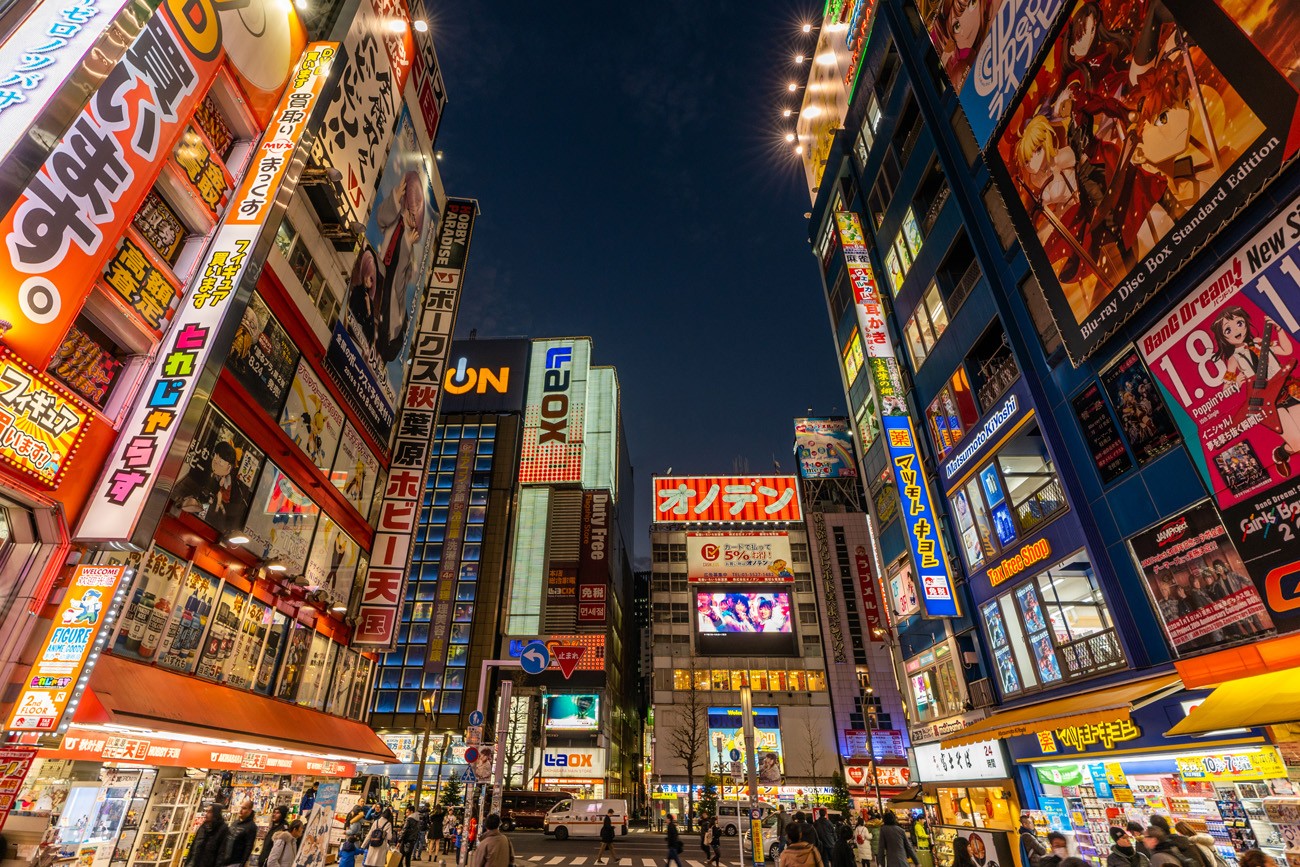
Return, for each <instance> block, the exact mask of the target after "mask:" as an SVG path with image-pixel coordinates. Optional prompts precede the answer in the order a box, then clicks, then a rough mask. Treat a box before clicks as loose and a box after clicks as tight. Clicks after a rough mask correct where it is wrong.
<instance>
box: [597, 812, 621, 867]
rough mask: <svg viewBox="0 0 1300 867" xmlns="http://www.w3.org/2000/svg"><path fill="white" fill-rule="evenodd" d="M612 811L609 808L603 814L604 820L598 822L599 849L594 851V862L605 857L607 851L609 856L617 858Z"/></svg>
mask: <svg viewBox="0 0 1300 867" xmlns="http://www.w3.org/2000/svg"><path fill="white" fill-rule="evenodd" d="M613 816H614V811H613V810H610V811H609V812H608V813H606V814H605V820H604V821H603V822H601V823H600V851H599V852H597V853H596V863H597V864H599V863H600V859H601V858H604V857H605V853H606V852H609V857H610V858H611V859H613V860H618V854H617V853H615V852H614V818H613Z"/></svg>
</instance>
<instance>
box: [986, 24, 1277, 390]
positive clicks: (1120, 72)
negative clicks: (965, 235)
mask: <svg viewBox="0 0 1300 867" xmlns="http://www.w3.org/2000/svg"><path fill="white" fill-rule="evenodd" d="M1261 5H1265V6H1271V5H1276V4H1271V3H1264V4H1261ZM1296 106H1297V93H1296V91H1295V89H1294V88H1292V86H1291V85H1290V84H1289V83H1288V82H1287V80H1286V78H1285V77H1284V76H1283V75H1281V74H1280V73H1278V72H1277V71H1276V70H1275V69H1273V68H1272V67H1271V66H1270V65H1269V64H1268V63H1266V62H1265V61H1264V59H1263V58H1262V57H1261V55H1260V54H1259V52H1258V51H1257V50H1256V49H1255V47H1254V46H1253V45H1252V43H1251V42H1250V40H1249V39H1248V38H1247V36H1246V34H1245V33H1244V32H1243V31H1242V30H1241V29H1239V28H1238V27H1237V26H1236V24H1235V23H1234V21H1233V19H1232V18H1231V17H1230V16H1229V14H1226V13H1225V11H1224V9H1222V8H1220V7H1219V6H1218V5H1216V4H1215V3H1214V2H1213V0H1186V2H1179V3H1170V4H1166V3H1164V2H1160V0H1112V2H1097V0H1077V2H1075V3H1074V4H1073V5H1072V7H1071V8H1070V11H1069V13H1068V15H1067V16H1066V17H1065V19H1064V21H1063V22H1062V24H1061V28H1060V30H1059V32H1058V33H1057V35H1056V36H1055V38H1054V40H1053V41H1052V42H1051V43H1049V44H1048V45H1047V46H1046V48H1045V50H1044V52H1043V57H1042V60H1041V61H1040V65H1039V66H1038V68H1037V69H1036V70H1035V71H1034V73H1033V75H1032V77H1031V78H1029V79H1028V80H1027V81H1026V83H1025V85H1024V89H1023V91H1022V93H1021V96H1020V98H1019V100H1018V101H1017V103H1016V105H1015V106H1013V107H1012V109H1011V111H1010V113H1009V114H1008V116H1007V119H1006V125H1005V128H1003V129H1002V130H1001V132H1000V133H999V135H998V138H997V147H996V148H995V151H996V153H997V157H998V158H997V159H993V160H990V163H991V168H992V170H993V174H994V176H995V178H996V180H997V181H998V183H999V184H1000V186H1001V188H1002V190H1003V196H1004V198H1005V199H1006V201H1007V203H1008V206H1009V208H1010V211H1011V213H1012V218H1013V220H1014V221H1015V223H1016V229H1017V233H1018V234H1019V236H1020V240H1021V243H1022V244H1023V245H1024V247H1025V250H1026V253H1027V254H1028V255H1029V257H1030V261H1031V264H1032V265H1033V266H1034V271H1035V273H1036V274H1037V275H1038V278H1039V282H1040V283H1041V284H1042V287H1043V293H1044V296H1045V297H1046V298H1047V301H1048V305H1049V307H1050V308H1051V309H1052V314H1053V317H1054V318H1055V320H1056V324H1057V326H1058V328H1059V329H1060V332H1061V336H1062V339H1063V341H1064V343H1065V347H1066V349H1067V351H1068V353H1069V355H1070V358H1071V360H1072V361H1073V362H1074V363H1075V364H1078V363H1079V362H1080V361H1082V360H1083V359H1085V358H1087V357H1088V356H1089V355H1090V354H1091V353H1092V352H1093V351H1094V350H1095V349H1096V348H1097V347H1098V346H1099V345H1101V343H1102V342H1104V341H1105V340H1106V338H1107V337H1109V336H1110V334H1111V333H1113V332H1114V331H1115V330H1116V329H1117V328H1118V327H1119V326H1120V325H1122V324H1123V323H1124V322H1125V321H1126V320H1127V319H1128V318H1129V317H1130V316H1131V315H1132V314H1133V313H1134V312H1136V311H1137V310H1138V309H1139V308H1140V307H1141V306H1142V305H1143V304H1144V303H1145V302H1146V301H1147V300H1148V299H1149V298H1150V297H1152V295H1153V294H1154V293H1155V292H1156V291H1158V290H1159V289H1160V288H1161V287H1162V286H1163V285H1164V284H1165V283H1166V282H1167V281H1168V280H1169V279H1170V278H1171V277H1172V276H1173V275H1174V274H1175V273H1177V272H1178V270H1179V269H1180V268H1182V267H1183V265H1184V264H1186V263H1187V262H1188V260H1189V259H1190V258H1191V257H1192V256H1193V255H1194V254H1195V252H1196V251H1197V250H1198V249H1200V248H1201V247H1202V246H1204V245H1205V243H1206V242H1208V241H1209V240H1210V239H1211V238H1212V237H1213V236H1214V235H1215V234H1216V233H1217V232H1218V231H1219V230H1220V229H1221V228H1222V227H1223V226H1224V225H1225V224H1226V223H1227V222H1228V221H1229V220H1230V219H1231V217H1232V215H1233V214H1235V213H1236V212H1237V210H1238V209H1240V208H1241V207H1242V206H1243V205H1244V204H1245V203H1246V202H1247V201H1248V200H1249V199H1250V198H1251V197H1252V196H1254V195H1255V194H1256V193H1258V192H1259V191H1260V190H1261V189H1262V188H1263V187H1264V186H1265V185H1266V184H1267V183H1268V182H1269V181H1270V180H1272V178H1273V177H1274V176H1275V175H1276V174H1277V172H1278V171H1279V170H1280V168H1281V166H1282V163H1283V161H1284V160H1285V159H1286V158H1287V157H1288V156H1290V155H1291V153H1292V152H1293V151H1294V149H1295V146H1296V144H1295V142H1294V141H1292V140H1291V131H1292V125H1293V122H1294V118H1295V114H1296Z"/></svg>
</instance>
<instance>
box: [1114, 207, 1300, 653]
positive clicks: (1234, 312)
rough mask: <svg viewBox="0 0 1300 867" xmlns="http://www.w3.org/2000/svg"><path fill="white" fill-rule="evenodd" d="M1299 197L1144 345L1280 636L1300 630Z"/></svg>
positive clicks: (1187, 299)
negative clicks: (1299, 539)
mask: <svg viewBox="0 0 1300 867" xmlns="http://www.w3.org/2000/svg"><path fill="white" fill-rule="evenodd" d="M1297 246H1300V199H1295V200H1292V201H1291V203H1290V204H1288V205H1287V206H1286V207H1285V208H1284V209H1283V210H1282V211H1281V213H1279V214H1278V215H1277V216H1276V217H1275V218H1274V219H1273V220H1271V221H1270V222H1269V223H1267V224H1266V225H1265V226H1264V227H1263V228H1262V229H1260V230H1259V231H1258V232H1257V233H1255V235H1254V236H1252V237H1251V238H1250V239H1249V240H1248V241H1246V242H1245V243H1244V244H1243V245H1242V246H1241V247H1239V248H1238V249H1237V250H1236V252H1235V253H1233V255H1232V256H1231V257H1230V258H1229V259H1227V260H1226V261H1225V262H1224V263H1223V264H1222V265H1220V266H1219V267H1218V268H1217V269H1215V270H1214V271H1213V272H1212V273H1211V274H1210V276H1209V277H1207V278H1206V279H1205V280H1204V281H1203V282H1202V283H1201V284H1200V285H1198V286H1196V287H1195V288H1193V289H1192V291H1191V292H1189V293H1188V294H1187V296H1186V297H1185V298H1183V299H1182V301H1181V302H1180V303H1179V304H1178V306H1177V307H1176V308H1174V309H1173V310H1172V311H1171V312H1170V313H1169V315H1168V316H1167V317H1166V318H1165V320H1164V321H1162V322H1160V323H1159V324H1157V325H1156V326H1154V327H1153V328H1152V329H1151V330H1150V331H1148V332H1147V333H1146V334H1144V335H1143V336H1142V338H1141V340H1140V341H1139V342H1138V348H1139V349H1140V350H1141V352H1142V355H1143V358H1144V359H1145V360H1146V362H1147V365H1148V366H1149V367H1150V369H1151V374H1152V376H1153V377H1154V378H1155V381H1156V383H1157V384H1158V386H1159V389H1160V392H1161V394H1162V395H1163V396H1164V400H1165V403H1166V404H1167V405H1168V407H1169V409H1170V412H1171V414H1172V415H1173V418H1174V423H1175V424H1176V425H1177V426H1178V428H1179V430H1180V431H1181V433H1182V436H1183V441H1184V442H1185V443H1186V444H1187V448H1188V449H1189V450H1190V451H1191V454H1192V457H1193V459H1194V461H1195V462H1196V465H1197V467H1198V469H1199V470H1200V472H1201V475H1202V477H1203V478H1204V480H1205V483H1206V486H1207V487H1208V488H1209V490H1210V492H1211V494H1212V495H1213V497H1214V499H1215V502H1216V503H1217V504H1218V506H1219V509H1220V511H1221V512H1222V513H1223V518H1224V524H1225V525H1226V526H1227V528H1228V534H1229V536H1230V537H1231V538H1232V541H1233V543H1234V544H1235V545H1236V548H1237V550H1238V551H1240V552H1241V557H1242V560H1244V561H1245V564H1246V568H1247V570H1249V573H1250V576H1251V577H1252V578H1253V579H1254V581H1255V584H1256V586H1257V587H1258V588H1259V591H1260V595H1261V596H1262V597H1263V598H1264V601H1265V603H1266V604H1267V605H1268V613H1269V615H1270V616H1271V617H1272V619H1273V621H1274V623H1276V624H1277V626H1278V629H1279V631H1283V632H1287V631H1291V630H1292V629H1295V628H1297V627H1298V626H1300V590H1298V589H1297V582H1296V578H1297V575H1300V563H1298V562H1297V561H1300V542H1297V541H1296V540H1297V539H1298V538H1300V482H1297V481H1296V478H1297V474H1298V473H1300V257H1297Z"/></svg>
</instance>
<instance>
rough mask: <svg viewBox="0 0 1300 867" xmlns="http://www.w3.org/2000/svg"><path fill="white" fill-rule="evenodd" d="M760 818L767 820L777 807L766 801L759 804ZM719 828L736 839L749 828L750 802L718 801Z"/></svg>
mask: <svg viewBox="0 0 1300 867" xmlns="http://www.w3.org/2000/svg"><path fill="white" fill-rule="evenodd" d="M758 809H759V816H758V817H759V818H760V819H765V818H767V816H768V815H769V814H771V813H773V812H775V811H776V807H775V806H773V805H772V804H769V803H767V802H765V801H759V802H758ZM718 827H719V828H721V829H722V833H723V834H725V835H727V836H728V837H734V836H736V834H738V833H740V830H741V829H742V828H748V827H749V801H740V802H736V801H718Z"/></svg>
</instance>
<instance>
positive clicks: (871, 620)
mask: <svg viewBox="0 0 1300 867" xmlns="http://www.w3.org/2000/svg"><path fill="white" fill-rule="evenodd" d="M853 571H854V572H856V573H857V576H858V593H859V595H860V596H861V600H862V619H863V620H865V621H866V623H867V638H868V639H869V640H871V641H883V640H884V635H885V633H884V631H883V627H884V625H885V624H884V623H882V622H881V620H880V597H879V596H877V595H876V579H875V578H874V577H873V576H872V574H871V556H870V555H869V554H868V553H867V547H866V546H865V545H858V546H857V547H856V548H855V549H854V550H853ZM877 630H881V631H880V632H877Z"/></svg>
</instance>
